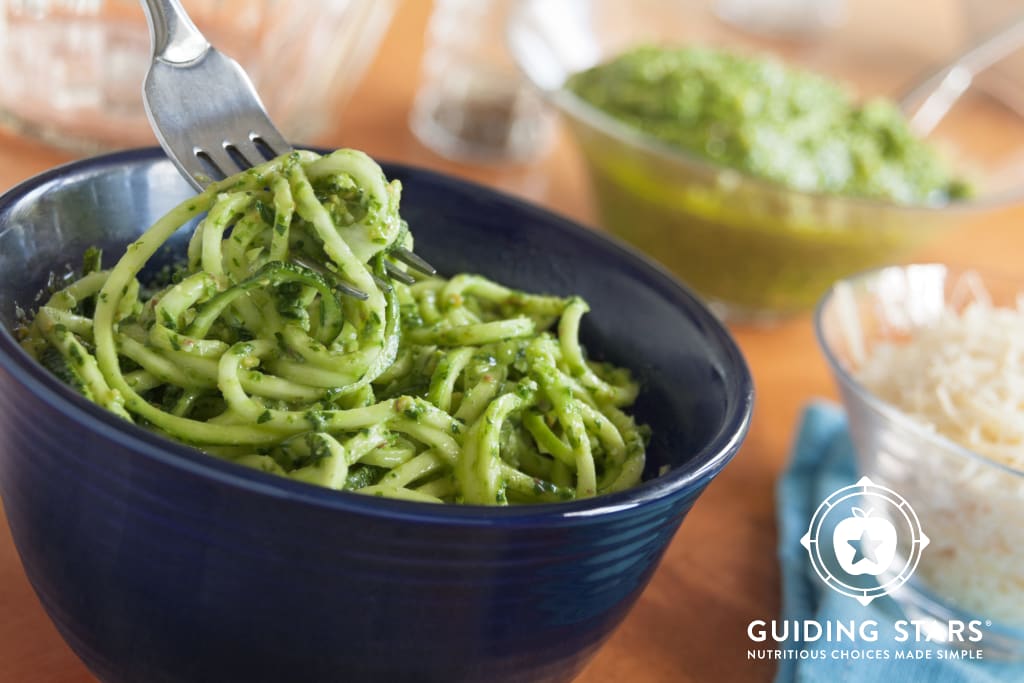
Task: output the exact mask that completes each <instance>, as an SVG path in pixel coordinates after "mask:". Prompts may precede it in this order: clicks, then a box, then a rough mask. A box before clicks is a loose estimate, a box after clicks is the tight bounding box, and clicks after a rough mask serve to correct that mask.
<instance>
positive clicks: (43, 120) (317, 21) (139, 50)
mask: <svg viewBox="0 0 1024 683" xmlns="http://www.w3.org/2000/svg"><path fill="white" fill-rule="evenodd" d="M396 2H397V0H294V1H292V2H282V1H281V0H258V1H257V0H183V3H182V4H183V5H184V6H185V8H186V9H187V10H188V12H189V13H190V14H191V16H192V18H193V20H194V21H195V23H196V25H197V26H198V27H199V29H200V30H201V31H203V32H204V33H205V34H206V37H207V38H208V39H209V41H210V42H211V43H212V44H213V45H215V46H216V47H217V48H218V49H219V50H221V51H222V52H224V53H225V54H228V55H230V56H231V57H234V58H235V59H237V60H238V61H239V62H240V63H241V64H242V66H243V67H244V68H245V70H246V71H248V73H249V75H250V76H251V77H252V80H253V82H254V83H255V84H256V88H257V90H258V91H259V93H260V97H261V98H262V99H263V102H264V104H265V105H266V107H267V109H268V110H269V112H270V115H271V116H272V117H273V119H274V121H275V123H277V125H278V127H279V128H281V130H282V131H283V132H284V134H285V135H286V136H287V137H289V138H290V139H292V140H296V141H299V142H303V141H310V140H312V139H313V138H315V137H316V136H317V135H319V134H320V133H322V132H323V131H324V129H325V128H326V126H328V125H329V124H330V123H331V122H332V120H333V119H335V118H336V117H337V115H338V112H339V109H340V107H341V105H342V104H344V102H345V100H346V99H347V98H348V97H349V95H351V93H352V90H353V88H354V87H355V85H356V83H357V82H358V80H359V77H360V76H361V75H362V74H363V72H364V71H365V69H366V67H367V66H368V65H369V63H370V61H371V59H372V58H373V56H374V54H375V53H376V51H377V48H378V46H379V44H380V40H381V38H382V37H383V35H384V33H385V31H386V29H387V26H388V24H389V23H390V21H391V17H392V15H393V13H394V9H395V4H396ZM149 59H150V44H149V31H148V29H147V27H146V22H145V19H144V17H143V14H142V9H141V6H140V4H139V2H138V0H0V70H2V73H3V75H4V76H3V78H2V79H0V121H2V123H3V124H4V125H6V126H7V127H9V128H13V129H14V130H16V131H17V132H19V133H22V134H25V135H29V136H33V137H37V138H41V139H44V140H46V141H47V142H50V143H51V144H56V145H58V146H61V147H65V148H70V149H75V150H78V151H96V150H102V149H112V148H123V147H133V146H138V145H147V144H152V143H153V142H154V138H153V133H152V132H151V130H150V128H149V124H148V123H147V121H146V115H145V111H144V109H143V106H142V95H141V91H142V80H143V77H144V75H145V73H146V68H147V66H148V64H149Z"/></svg>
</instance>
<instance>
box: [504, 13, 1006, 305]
mask: <svg viewBox="0 0 1024 683" xmlns="http://www.w3.org/2000/svg"><path fill="white" fill-rule="evenodd" d="M712 5H713V3H709V2H692V3H668V2H658V1H657V0H639V1H638V2H636V3H630V5H629V8H628V9H627V8H625V7H624V6H623V5H622V3H616V2H613V1H610V0H597V1H596V2H591V3H587V4H586V7H585V8H584V7H583V6H582V4H581V3H576V2H574V1H573V0H551V1H550V2H546V1H543V0H525V2H523V3H522V4H521V5H520V6H519V8H518V11H517V12H516V13H515V14H514V16H513V18H512V19H511V21H510V25H509V28H508V39H509V45H510V48H511V50H512V53H513V55H514V56H515V58H516V60H517V61H518V63H519V65H520V67H521V69H522V70H523V72H524V73H525V74H526V75H527V77H528V78H529V79H530V80H531V81H532V82H533V84H534V85H535V86H536V87H537V88H539V89H540V90H541V91H542V92H543V93H544V94H545V95H546V96H547V98H548V100H549V101H550V102H552V103H553V104H554V105H555V106H556V107H557V109H558V110H559V111H560V112H561V114H562V115H563V119H564V121H565V122H566V123H567V125H568V128H569V129H570V130H571V132H572V133H573V135H574V137H575V139H576V141H577V142H578V143H579V149H580V150H581V153H582V156H583V159H584V160H585V163H586V166H587V168H588V171H589V175H590V178H591V181H592V187H593V196H594V199H595V201H596V208H597V210H598V214H599V216H600V219H601V222H602V224H603V226H604V227H605V228H607V229H608V230H609V231H610V232H612V233H614V234H615V235H617V236H619V237H621V238H623V239H624V240H626V241H628V242H630V243H632V244H634V245H635V246H637V247H639V248H641V249H642V250H644V251H645V252H646V253H648V254H650V255H652V256H653V257H654V258H656V259H657V260H659V261H660V262H661V263H662V264H664V265H665V266H667V267H668V268H669V269H670V270H671V271H672V272H674V273H675V274H676V275H677V276H678V277H680V278H681V279H682V280H683V281H685V282H686V283H687V284H689V285H690V286H692V287H693V288H694V289H695V290H696V291H697V292H698V293H699V294H700V295H701V296H702V297H704V299H705V300H706V301H707V302H708V303H709V304H710V305H711V306H712V307H713V308H714V309H715V310H716V312H717V313H719V314H720V315H722V316H724V317H726V318H727V319H729V320H731V321H750V322H758V321H760V322H766V321H772V320H777V319H779V318H782V317H785V316H790V315H793V314H798V313H802V312H806V311H809V310H810V309H811V308H812V307H813V305H814V303H815V302H816V301H817V299H818V298H819V297H820V296H821V294H822V293H823V292H824V291H825V290H826V289H827V288H828V287H829V286H830V285H831V284H832V283H833V282H834V281H836V280H838V279H840V278H842V277H845V276H847V275H850V274H852V273H855V272H859V271H862V270H865V269H868V268H872V267H876V266H879V265H884V264H887V263H892V262H896V261H899V260H902V259H905V258H907V257H908V256H909V255H912V254H913V253H914V252H915V250H918V249H919V248H921V247H922V246H923V245H925V244H926V243H927V242H928V241H929V240H931V239H932V238H934V237H935V236H936V235H939V234H941V233H942V232H944V231H946V230H949V229H950V228H953V227H955V226H958V225H961V224H963V223H965V222H966V221H968V220H969V219H971V218H972V217H977V216H979V215H983V214H984V213H985V212H986V211H991V210H994V209H997V208H999V207H1002V206H1006V205H1008V204H1011V203H1014V202H1016V201H1018V200H1019V199H1020V197H1021V192H1022V189H1024V177H1022V174H1021V171H1020V168H1019V164H1018V165H1016V166H1014V164H1013V150H1014V149H1018V148H1019V147H1015V143H1021V144H1024V121H1022V120H1021V118H1020V117H1019V116H1018V115H1017V114H1016V113H1014V111H1013V110H1012V108H1010V107H1009V106H1007V104H1006V102H1004V101H1000V100H998V99H994V98H990V97H988V95H987V94H984V93H983V94H977V98H976V99H975V100H971V101H966V100H965V101H962V102H961V103H960V104H958V105H957V107H956V108H955V109H954V111H953V112H951V114H950V115H949V116H948V117H947V118H948V121H946V122H945V123H944V124H943V125H942V126H940V127H939V128H938V129H936V131H935V133H934V136H933V135H929V137H928V138H927V139H920V138H919V137H918V136H916V135H914V134H913V133H912V132H911V130H910V128H909V127H908V125H907V121H906V119H905V117H904V116H903V115H902V113H901V112H900V111H899V109H898V108H897V107H896V106H895V105H894V104H893V103H892V102H891V101H890V100H887V99H885V98H884V97H881V95H884V94H886V93H894V92H899V91H900V89H901V88H903V87H905V85H906V84H907V83H908V82H910V81H911V80H912V79H913V78H914V77H916V76H918V75H919V73H920V72H921V71H923V70H924V69H925V68H926V67H927V66H928V65H929V62H927V61H925V59H924V58H923V57H922V61H920V62H919V63H914V60H913V59H909V58H907V56H906V55H907V54H908V50H910V48H908V47H907V46H904V45H898V44H888V43H881V42H873V41H876V36H874V35H858V34H857V33H856V26H853V27H852V28H848V29H844V30H846V31H847V33H841V34H839V35H836V36H831V37H830V39H829V41H828V43H827V44H824V43H823V44H820V45H815V46H814V49H808V50H799V49H797V48H794V46H793V45H792V44H787V43H782V42H773V41H772V40H771V39H767V38H763V37H755V36H751V35H747V34H744V33H742V32H740V31H737V30H736V29H735V28H733V27H731V26H729V25H727V24H725V23H724V22H722V21H720V20H719V19H718V18H717V17H716V16H715V15H714V12H713V11H712ZM878 40H879V41H880V40H881V39H880V38H879V39H878ZM867 49H870V50H871V51H872V53H873V54H875V55H880V56H882V57H886V56H889V55H892V57H891V58H892V59H893V60H894V64H893V65H892V66H891V68H887V69H886V70H885V74H884V75H881V74H879V73H878V72H877V70H874V69H872V70H871V71H870V73H867V71H868V70H867V69H866V68H864V67H861V66H860V65H861V64H862V63H863V56H862V54H861V52H858V50H867ZM909 54H911V55H912V54H914V52H912V51H910V52H909ZM880 58H881V57H880ZM801 59H803V61H801ZM784 60H788V61H784ZM816 60H817V61H816ZM793 62H795V63H793ZM901 79H902V80H901ZM851 84H855V85H856V86H857V87H858V89H859V90H862V91H863V92H857V93H854V92H853V87H854V85H851ZM965 117H966V118H965ZM971 117H973V118H971ZM964 121H967V123H966V124H965V123H964ZM979 121H998V122H999V125H1001V126H1002V128H1001V129H1000V130H1001V132H1002V133H1003V134H1004V135H1005V137H1004V138H1001V139H1000V142H999V143H998V144H991V143H992V141H991V140H989V141H988V143H982V142H976V140H977V138H978V136H976V135H974V134H972V135H964V134H963V131H964V130H965V129H968V128H967V126H971V127H970V128H969V130H977V126H978V122H979ZM972 145H973V147H972ZM996 148H998V151H994V150H996Z"/></svg>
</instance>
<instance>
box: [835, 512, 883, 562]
mask: <svg viewBox="0 0 1024 683" xmlns="http://www.w3.org/2000/svg"><path fill="white" fill-rule="evenodd" d="M872 512H874V508H868V509H867V510H864V509H862V508H859V507H854V508H853V516H852V517H847V518H846V519H843V520H842V521H840V522H839V524H837V525H836V528H835V530H834V531H833V532H832V550H833V552H835V555H836V560H838V562H839V566H840V567H842V568H843V571H844V572H846V573H847V574H849V575H850V576H858V575H860V574H868V575H870V576H878V575H879V574H881V573H882V572H884V571H885V570H887V569H888V568H889V567H890V566H891V565H892V561H893V559H894V558H895V556H896V544H897V541H898V538H897V536H898V535H897V533H896V527H895V526H893V524H892V522H890V521H889V520H887V519H885V518H884V517H880V516H878V515H875V516H872ZM854 541H856V546H855V545H854ZM880 558H884V559H880Z"/></svg>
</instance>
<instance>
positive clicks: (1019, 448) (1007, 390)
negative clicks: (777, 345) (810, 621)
mask: <svg viewBox="0 0 1024 683" xmlns="http://www.w3.org/2000/svg"><path fill="white" fill-rule="evenodd" d="M815 326H816V332H817V336H818V341H819V343H820V345H821V347H822V349H823V351H824V355H825V357H826V359H827V360H828V363H829V365H830V366H831V370H832V372H833V374H834V376H835V379H836V382H837V384H838V386H839V392H840V395H841V397H842V401H843V404H844V406H845V408H846V411H847V415H848V419H849V426H850V436H851V439H852V441H853V445H854V450H855V452H856V455H857V465H858V469H859V473H860V474H861V475H867V476H869V477H870V478H871V480H872V481H873V482H874V483H875V484H877V485H880V486H885V487H887V488H890V489H892V490H893V491H896V492H897V493H899V494H900V495H902V496H903V497H904V498H905V499H906V500H907V502H908V503H910V505H911V506H912V507H913V509H914V511H915V512H916V513H917V516H918V518H919V519H920V524H921V528H922V529H923V530H924V532H925V533H926V534H927V536H928V538H929V540H930V543H929V545H928V546H927V548H925V549H924V550H923V552H921V555H920V564H919V565H918V566H917V569H916V572H915V573H914V576H913V578H912V579H911V580H910V581H909V582H908V583H907V584H906V585H905V586H903V587H902V588H901V589H899V590H897V591H896V592H895V593H894V594H893V598H895V599H896V600H897V601H898V602H900V603H901V606H902V607H903V608H904V610H905V611H906V612H907V613H908V615H911V616H912V617H915V618H917V617H920V618H929V617H930V618H931V619H932V620H933V623H934V624H935V625H937V626H945V625H947V624H948V622H949V621H950V620H970V619H978V620H979V621H981V622H982V624H983V630H984V638H983V641H982V642H980V643H976V644H975V645H976V646H977V647H978V648H979V649H983V650H984V652H985V655H986V657H999V658H1012V659H1021V658H1024V282H1022V281H1019V280H1016V281H1015V280H1013V279H1012V278H1002V277H997V276H994V275H992V274H988V273H981V272H978V271H974V270H969V269H958V268H953V267H949V266H946V265H940V264H917V265H906V266H893V267H887V268H882V269H878V270H874V271H870V272H867V273H863V274H860V275H857V276H854V277H851V278H848V279H845V280H842V281H840V282H838V283H836V285H835V286H833V288H832V289H831V290H830V291H829V292H828V293H827V294H826V295H825V296H824V297H823V299H822V300H821V303H820V304H819V306H818V309H817V312H816V315H815ZM947 628H948V627H947ZM942 636H943V634H942V629H941V628H939V629H938V630H937V634H936V636H935V639H938V640H942V639H943V637H942Z"/></svg>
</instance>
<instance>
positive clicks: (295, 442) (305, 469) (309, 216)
mask: <svg viewBox="0 0 1024 683" xmlns="http://www.w3.org/2000/svg"><path fill="white" fill-rule="evenodd" d="M400 194H401V186H400V184H399V183H398V182H397V181H392V182H388V181H387V179H386V178H385V177H384V173H383V172H382V170H381V169H380V167H379V166H378V165H377V164H376V163H375V162H374V161H373V160H372V159H370V158H369V157H368V156H366V155H365V154H363V153H361V152H357V151H354V150H338V151H336V152H334V153H332V154H329V155H325V156H319V155H317V154H314V153H312V152H306V151H303V152H295V153H292V154H290V155H287V156H283V157H279V158H277V159H274V160H272V161H269V162H267V163H265V164H263V165H261V166H258V167H256V168H253V169H250V170H249V171H246V172H244V173H242V174H239V175H237V176H233V177H230V178H227V179H225V180H222V181H220V182H217V183H215V184H213V185H211V186H210V187H209V188H208V189H207V190H206V191H204V192H203V193H202V194H200V195H198V196H196V197H194V198H192V199H189V200H187V201H185V202H183V203H182V204H180V205H179V206H177V207H176V208H175V209H173V210H172V211H171V212H170V213H168V214H167V215H166V216H164V217H163V218H161V219H160V220H159V221H157V222H156V223H155V224H154V225H153V226H152V227H151V228H149V230H147V231H146V232H145V233H144V234H143V235H142V236H141V237H140V238H139V239H138V240H136V241H135V242H134V243H132V244H130V245H129V246H128V248H127V250H126V253H125V254H124V255H123V256H122V257H121V259H120V260H119V261H118V262H117V263H116V264H115V265H114V266H113V267H112V268H110V269H109V270H101V269H99V267H98V263H97V262H98V259H97V258H96V254H94V253H93V254H90V255H89V258H87V262H88V263H90V264H91V265H89V266H87V267H84V268H83V272H82V273H81V274H80V276H78V277H77V278H76V279H74V281H72V282H71V283H70V284H67V285H66V286H65V287H64V288H63V289H60V290H59V291H56V292H55V293H54V294H53V295H52V296H51V297H50V298H49V300H48V301H47V302H46V303H45V304H44V305H42V306H40V307H39V309H38V311H37V312H36V314H35V316H34V318H33V319H32V320H31V321H30V322H28V323H27V324H26V326H25V327H24V328H23V330H22V333H23V340H22V344H23V346H24V348H25V349H27V350H28V351H29V352H30V353H31V354H32V355H33V356H34V357H35V358H37V359H38V360H39V361H41V362H42V363H44V364H45V365H46V366H47V367H49V368H51V369H52V370H53V371H54V372H55V373H56V374H58V376H60V377H61V378H62V379H64V380H65V381H67V382H68V383H70V384H71V385H72V386H74V387H75V388H76V389H77V390H78V391H80V392H81V393H82V394H83V395H84V396H86V397H87V398H88V399H89V400H91V401H94V402H95V403H97V404H99V405H101V406H103V407H104V408H107V409H108V410H110V411H112V412H114V413H116V414H118V415H119V416H121V417H122V418H124V419H126V420H129V421H133V422H136V423H138V424H142V425H145V426H147V427H148V428H151V429H153V430H155V431H158V432H160V433H163V434H165V435H167V436H168V437H171V438H173V439H176V440H178V441H181V442H184V443H186V444H190V445H192V446H195V447H196V448H198V449H201V450H204V451H206V452H208V453H211V454H214V455H217V456H220V457H224V458H227V459H229V460H232V461H234V462H237V463H241V464H244V465H249V466H252V467H256V468H259V469H261V470H264V471H266V472H273V473H276V474H280V475H285V476H289V477H292V478H294V479H298V480H302V481H306V482H309V483H313V484H319V485H322V486H327V487H330V488H334V489H348V490H353V491H358V492H361V493H366V494H372V495H379V496H388V497H395V498H404V499H408V500H415V501H431V502H442V501H445V502H461V503H471V504H507V503H520V502H544V501H558V500H568V499H573V498H583V497H588V496H593V495H596V494H599V493H607V492H612V491H619V490H622V489H626V488H628V487H631V486H634V485H635V484H637V483H638V482H639V481H640V478H641V474H642V471H643V467H644V434H643V431H644V430H643V429H642V428H639V427H638V426H637V425H636V424H635V422H634V421H633V419H632V418H631V417H629V416H628V415H627V414H626V413H625V412H623V410H622V409H623V408H626V407H628V406H630V405H631V404H632V403H633V401H634V400H635V398H636V395H637V385H636V384H635V383H634V382H633V381H632V380H631V378H630V377H629V375H628V373H627V372H626V371H624V370H621V369H618V368H613V367H610V366H607V365H602V364H597V363H593V362H590V361H588V360H587V359H586V357H585V355H584V351H583V349H582V347H581V346H580V343H579V324H580V319H581V317H582V316H583V314H584V313H586V312H587V310H588V309H587V304H586V303H585V302H584V301H583V300H582V299H580V298H568V299H563V298H559V297H553V296H538V295H532V294H526V293H524V292H520V291H514V290H512V289H509V288H507V287H504V286H502V285H500V284H497V283H495V282H492V281H490V280H488V279H486V278H483V277H481V276H479V275H470V274H461V275H456V276H455V277H453V278H451V279H448V280H446V279H442V278H437V277H430V278H425V277H421V276H417V279H416V282H415V283H414V284H411V285H406V284H403V283H401V282H397V281H393V280H390V281H389V280H388V279H387V272H386V270H385V264H386V259H388V254H389V251H390V250H392V249H394V248H395V247H398V246H402V247H405V248H411V247H412V237H411V235H410V233H409V230H408V226H407V225H406V224H405V222H404V221H403V220H402V219H401V217H400V215H399V210H398V208H399V198H400ZM199 218H201V220H200V221H199V222H198V224H197V226H196V228H195V230H194V232H193V234H192V236H191V239H190V241H189V246H188V252H187V265H185V266H183V267H182V268H180V269H179V270H178V272H177V273H175V276H174V277H171V278H169V282H167V283H165V284H163V285H162V286H154V285H153V283H144V282H140V279H139V278H140V272H142V271H143V269H144V268H146V266H147V264H149V263H150V261H151V259H152V258H153V257H154V255H155V254H156V253H157V251H158V250H159V249H160V248H161V247H162V246H163V245H164V244H165V243H166V242H167V240H168V239H169V238H170V237H171V236H172V235H173V234H174V233H175V232H177V231H178V230H179V229H181V228H182V227H183V226H185V225H187V224H190V223H191V222H192V221H193V219H199ZM390 267H391V268H401V267H402V266H400V265H399V264H397V263H394V262H392V263H390ZM410 274H412V273H410ZM346 285H347V286H348V287H354V288H357V289H359V290H361V291H362V292H365V293H366V294H367V296H366V299H365V300H360V299H358V298H356V297H354V296H352V295H351V294H346V293H345V291H344V290H345V286H346Z"/></svg>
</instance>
